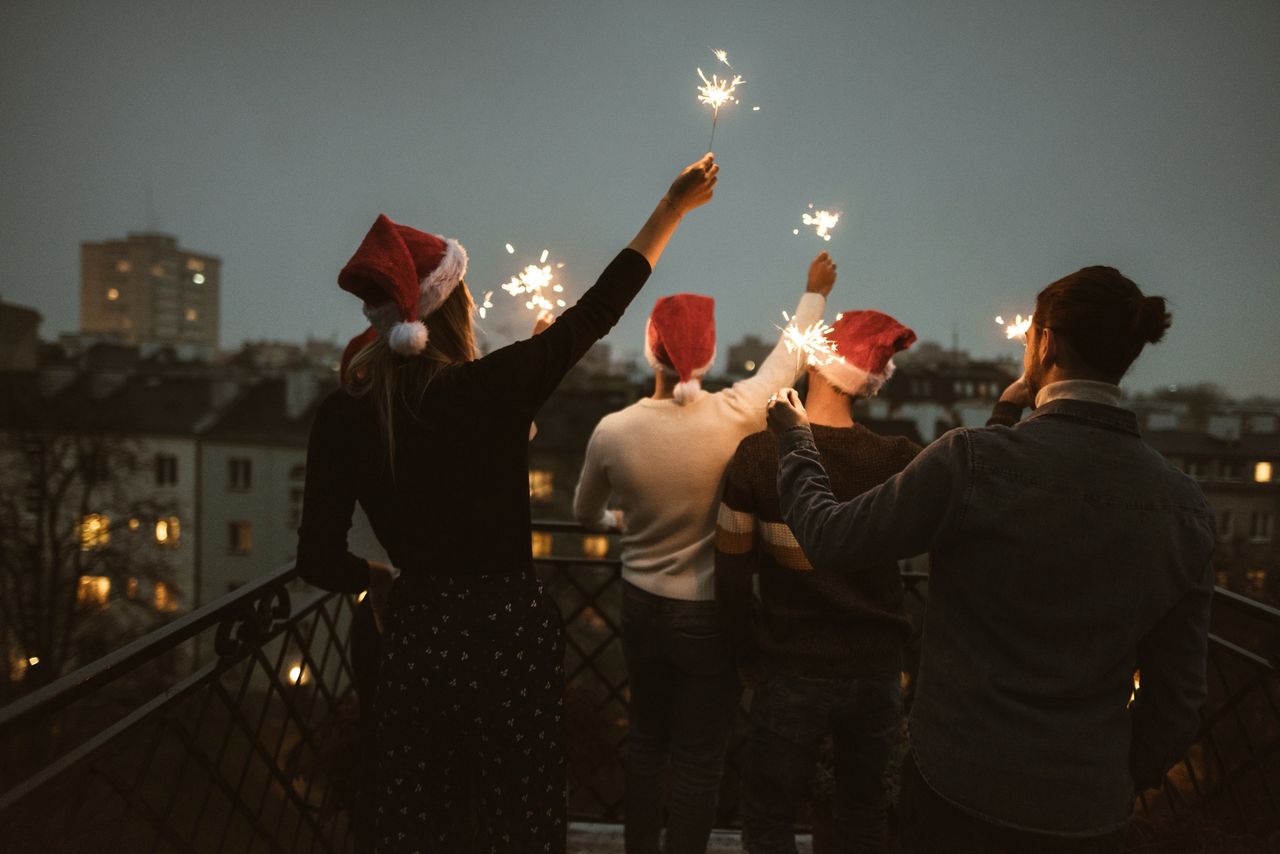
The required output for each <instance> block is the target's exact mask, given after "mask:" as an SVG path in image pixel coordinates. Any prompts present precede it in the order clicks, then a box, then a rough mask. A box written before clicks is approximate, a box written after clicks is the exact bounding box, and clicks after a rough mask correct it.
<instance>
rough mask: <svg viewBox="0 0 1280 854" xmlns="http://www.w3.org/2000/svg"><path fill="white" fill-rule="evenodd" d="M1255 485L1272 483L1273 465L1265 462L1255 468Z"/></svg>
mask: <svg viewBox="0 0 1280 854" xmlns="http://www.w3.org/2000/svg"><path fill="white" fill-rule="evenodd" d="M1253 482H1254V483H1270V482H1271V463H1269V462H1267V461H1266V460H1263V461H1262V462H1260V463H1258V464H1257V465H1255V466H1254V467H1253Z"/></svg>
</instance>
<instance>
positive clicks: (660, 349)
mask: <svg viewBox="0 0 1280 854" xmlns="http://www.w3.org/2000/svg"><path fill="white" fill-rule="evenodd" d="M715 310H716V301H715V300H713V299H712V298H711V297H704V296H702V295H700V294H676V295H674V296H669V297H663V298H662V299H660V300H658V302H657V304H656V305H655V306H654V307H653V313H652V314H650V315H649V325H648V327H647V328H646V329H645V336H644V357H645V360H646V361H648V363H649V364H650V365H651V366H652V367H653V368H654V370H658V371H662V372H664V373H666V374H669V375H670V374H674V375H675V376H676V377H677V380H678V381H677V383H676V387H675V389H674V390H673V392H672V394H673V396H674V397H675V400H676V403H678V404H680V405H681V406H684V405H685V404H686V403H688V402H689V401H691V400H693V398H694V397H695V396H696V395H697V393H698V391H699V390H700V389H701V388H702V383H701V381H700V377H702V376H703V374H705V373H706V372H707V371H708V370H710V368H711V363H712V362H714V361H715V359H716V318H715Z"/></svg>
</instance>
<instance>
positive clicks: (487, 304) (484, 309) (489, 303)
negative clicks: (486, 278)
mask: <svg viewBox="0 0 1280 854" xmlns="http://www.w3.org/2000/svg"><path fill="white" fill-rule="evenodd" d="M491 308H493V291H486V292H485V295H484V302H482V303H480V308H479V309H477V312H478V313H479V315H480V319H481V320H484V318H485V315H486V314H488V313H489V309H491Z"/></svg>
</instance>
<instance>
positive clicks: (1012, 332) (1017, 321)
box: [996, 314, 1031, 344]
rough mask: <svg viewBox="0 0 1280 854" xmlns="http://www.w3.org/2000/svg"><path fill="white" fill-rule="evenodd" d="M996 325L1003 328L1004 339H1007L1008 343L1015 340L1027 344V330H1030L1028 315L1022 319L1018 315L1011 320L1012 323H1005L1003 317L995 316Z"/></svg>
mask: <svg viewBox="0 0 1280 854" xmlns="http://www.w3.org/2000/svg"><path fill="white" fill-rule="evenodd" d="M996 323H998V324H999V325H1001V326H1003V327H1004V337H1005V338H1008V339H1009V340H1010V341H1012V340H1014V339H1015V338H1016V339H1017V340H1019V341H1021V342H1022V343H1023V344H1026V343H1027V330H1028V329H1030V328H1031V317H1030V315H1028V316H1027V317H1023V316H1022V315H1020V314H1019V315H1017V316H1016V317H1014V318H1013V323H1005V321H1004V317H1003V316H1002V315H999V314H997V315H996Z"/></svg>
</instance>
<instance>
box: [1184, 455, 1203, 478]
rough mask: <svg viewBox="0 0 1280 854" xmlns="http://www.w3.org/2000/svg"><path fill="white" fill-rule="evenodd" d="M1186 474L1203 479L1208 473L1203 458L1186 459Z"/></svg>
mask: <svg viewBox="0 0 1280 854" xmlns="http://www.w3.org/2000/svg"><path fill="white" fill-rule="evenodd" d="M1186 472H1187V475H1188V476H1189V477H1193V478H1195V479H1196V480H1204V479H1205V478H1206V477H1207V476H1208V475H1209V467H1208V466H1207V465H1205V463H1204V461H1203V460H1187V468H1186Z"/></svg>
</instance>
